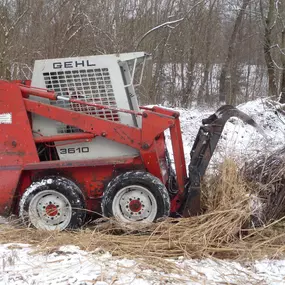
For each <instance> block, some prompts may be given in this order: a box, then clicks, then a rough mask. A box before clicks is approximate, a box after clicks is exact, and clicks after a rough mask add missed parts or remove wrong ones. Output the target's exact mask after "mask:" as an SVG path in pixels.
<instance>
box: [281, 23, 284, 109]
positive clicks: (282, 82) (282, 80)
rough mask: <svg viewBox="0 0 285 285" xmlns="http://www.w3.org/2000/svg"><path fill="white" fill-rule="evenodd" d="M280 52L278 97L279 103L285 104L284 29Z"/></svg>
mask: <svg viewBox="0 0 285 285" xmlns="http://www.w3.org/2000/svg"><path fill="white" fill-rule="evenodd" d="M281 48H282V51H283V53H282V54H281V58H282V67H283V69H282V79H281V88H280V92H281V96H280V103H282V104H283V103H285V27H284V29H283V31H282V47H281Z"/></svg>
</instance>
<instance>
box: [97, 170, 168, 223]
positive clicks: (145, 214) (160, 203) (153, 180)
mask: <svg viewBox="0 0 285 285" xmlns="http://www.w3.org/2000/svg"><path fill="white" fill-rule="evenodd" d="M140 191H142V192H140ZM140 193H141V194H140ZM120 195H122V196H120ZM132 195H133V196H132ZM120 197H121V198H120ZM132 197H138V198H134V199H132ZM124 199H125V200H124ZM143 200H144V201H143ZM132 202H134V203H137V204H132V205H131V203H132ZM118 203H119V204H118ZM155 205H156V207H155ZM134 206H135V211H132V210H133V209H134ZM139 209H140V210H139ZM148 209H149V210H148ZM150 211H153V212H150ZM169 212H170V199H169V195H168V192H167V189H166V188H165V186H164V185H163V183H162V182H161V181H160V180H159V179H158V178H157V177H155V176H153V175H151V174H150V173H147V172H142V171H130V172H126V173H123V174H121V175H118V176H117V177H116V178H114V179H113V180H111V181H110V183H109V184H108V186H107V187H106V189H105V191H104V195H103V199H102V213H103V215H104V216H105V217H113V216H115V217H116V218H117V219H118V220H119V221H121V222H132V221H136V222H137V221H148V222H153V221H156V220H157V219H159V218H162V217H167V216H169Z"/></svg>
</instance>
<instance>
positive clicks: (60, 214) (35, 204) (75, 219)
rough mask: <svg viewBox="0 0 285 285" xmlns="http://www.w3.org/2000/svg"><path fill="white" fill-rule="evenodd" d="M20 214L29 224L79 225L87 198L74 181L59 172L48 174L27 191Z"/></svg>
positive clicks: (40, 226)
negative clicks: (58, 174)
mask: <svg viewBox="0 0 285 285" xmlns="http://www.w3.org/2000/svg"><path fill="white" fill-rule="evenodd" d="M63 206H64V207H63ZM19 216H20V218H21V220H22V221H23V223H24V224H25V225H26V226H29V225H32V226H34V227H35V228H38V229H44V230H65V229H76V228H79V227H81V226H82V225H83V223H84V221H85V217H86V211H85V199H84V197H83V194H82V192H81V190H80V188H79V187H78V186H77V185H76V184H75V183H74V182H73V181H71V180H69V179H67V178H64V177H59V176H50V177H45V178H43V179H42V180H40V181H37V182H34V183H32V184H31V185H30V187H28V188H27V189H26V191H25V192H24V194H23V196H22V197H21V199H20V203H19Z"/></svg>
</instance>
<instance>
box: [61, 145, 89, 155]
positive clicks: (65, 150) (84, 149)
mask: <svg viewBox="0 0 285 285" xmlns="http://www.w3.org/2000/svg"><path fill="white" fill-rule="evenodd" d="M88 152H89V147H87V146H84V147H68V148H61V149H60V150H59V153H60V154H74V153H88Z"/></svg>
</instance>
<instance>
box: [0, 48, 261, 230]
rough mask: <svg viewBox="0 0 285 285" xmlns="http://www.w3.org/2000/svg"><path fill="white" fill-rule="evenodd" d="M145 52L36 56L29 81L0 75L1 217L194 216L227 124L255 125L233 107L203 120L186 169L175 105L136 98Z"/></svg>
mask: <svg viewBox="0 0 285 285" xmlns="http://www.w3.org/2000/svg"><path fill="white" fill-rule="evenodd" d="M147 58H148V55H146V54H145V53H142V52H136V53H126V54H116V55H100V56H90V57H76V58H63V59H50V60H39V61H36V62H35V66H34V71H33V77H32V80H31V81H23V82H22V81H21V82H20V81H13V82H7V81H0V215H2V216H7V215H10V214H16V215H19V216H20V218H21V219H22V221H23V222H24V223H25V224H27V225H32V226H34V227H36V228H39V229H45V230H55V229H57V230H64V229H68V228H78V227H80V226H82V225H83V224H84V221H85V220H86V216H87V214H88V213H99V214H101V215H103V216H105V217H115V218H116V219H118V220H119V221H122V222H132V221H135V222H153V221H155V220H157V219H159V218H162V217H167V216H180V217H181V216H183V217H188V216H190V215H197V214H199V211H200V180H201V177H202V176H203V175H204V173H205V171H206V169H207V166H208V164H209V161H210V159H211V156H212V154H213V152H214V150H215V147H216V145H217V143H218V141H219V138H220V135H221V133H222V131H223V128H224V126H225V123H226V122H227V120H228V119H229V118H230V117H232V116H235V117H238V118H240V119H242V120H243V121H245V122H246V123H248V124H250V125H252V126H254V127H256V123H255V122H254V121H253V120H252V119H251V118H250V117H249V116H247V115H246V114H244V113H242V112H241V111H239V110H237V109H236V108H234V107H233V106H229V105H226V106H223V107H221V108H220V109H219V110H218V111H217V112H216V113H215V114H213V115H211V116H210V117H209V118H207V119H205V120H203V121H202V125H201V127H200V129H199V132H198V134H197V137H196V140H195V142H194V144H193V148H192V151H191V163H190V165H189V175H187V170H186V166H185V158H184V151H183V143H182V136H181V129H180V122H179V113H178V112H176V111H173V110H169V109H164V108H160V107H153V108H146V107H140V106H139V105H138V100H137V96H136V94H135V86H136V85H137V84H140V82H141V80H142V73H143V68H144V64H145V61H146V59H147ZM31 86H32V87H31ZM166 130H169V131H170V137H171V143H172V150H173V157H174V165H175V169H173V168H172V164H171V161H170V158H169V154H168V150H167V148H166V143H165V134H164V132H165V131H166Z"/></svg>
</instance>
